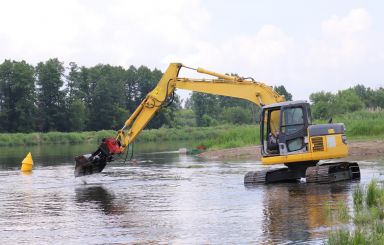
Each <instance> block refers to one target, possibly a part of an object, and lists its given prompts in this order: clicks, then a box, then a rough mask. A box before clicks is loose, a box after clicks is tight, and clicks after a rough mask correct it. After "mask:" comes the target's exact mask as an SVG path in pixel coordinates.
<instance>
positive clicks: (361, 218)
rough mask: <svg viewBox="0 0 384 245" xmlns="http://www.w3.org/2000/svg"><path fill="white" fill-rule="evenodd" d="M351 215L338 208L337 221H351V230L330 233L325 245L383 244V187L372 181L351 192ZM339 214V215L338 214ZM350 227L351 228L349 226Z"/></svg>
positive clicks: (379, 183) (340, 229)
mask: <svg viewBox="0 0 384 245" xmlns="http://www.w3.org/2000/svg"><path fill="white" fill-rule="evenodd" d="M353 207H354V208H353V214H352V215H351V216H350V218H348V219H345V217H346V216H345V215H346V212H347V215H348V216H349V214H348V211H346V210H345V209H343V208H342V209H340V208H338V212H339V215H338V221H339V222H342V223H346V222H348V221H352V225H353V228H352V229H350V228H345V226H344V228H338V229H337V230H334V231H332V232H331V233H330V235H329V237H328V241H327V243H328V244H330V245H333V244H384V185H383V183H381V182H377V181H376V180H372V181H371V182H370V183H369V185H368V186H365V187H361V186H359V187H357V188H356V189H355V190H354V191H353ZM340 213H341V214H340ZM349 227H351V226H349Z"/></svg>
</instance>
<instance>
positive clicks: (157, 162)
mask: <svg viewBox="0 0 384 245" xmlns="http://www.w3.org/2000/svg"><path fill="white" fill-rule="evenodd" d="M181 146H188V143H185V144H184V143H179V142H174V143H173V144H168V145H167V144H161V146H158V145H138V146H137V147H136V149H135V155H134V161H132V162H128V163H124V162H123V160H117V161H115V162H113V163H111V164H109V165H107V167H106V168H105V170H104V171H103V172H102V173H101V174H96V175H92V176H87V177H81V178H74V176H73V170H74V162H73V157H74V156H76V155H79V154H83V153H87V152H90V151H92V150H93V149H94V147H95V146H94V145H81V146H80V145H75V146H69V145H64V146H62V145H56V146H42V147H3V148H0V152H1V155H0V179H1V188H0V228H1V229H0V244H16V243H17V244H127V243H128V244H130V243H150V244H158V243H164V244H169V243H171V244H244V243H246V244H290V243H295V244H296V243H302V244H323V243H324V240H325V239H326V237H327V235H328V233H329V232H330V231H331V230H332V229H333V228H332V222H331V220H329V218H328V216H327V215H326V212H325V210H326V209H325V207H326V205H327V204H331V206H332V207H337V203H340V202H343V203H347V204H349V205H351V202H352V191H353V188H354V187H355V186H356V185H359V184H361V183H363V184H366V183H368V182H369V181H370V179H372V178H373V177H375V178H379V179H380V178H381V175H380V172H382V171H383V166H384V164H383V162H359V163H360V166H361V172H362V179H361V180H360V181H358V182H340V183H335V184H332V185H325V184H323V185H319V184H315V185H313V184H306V183H285V184H275V185H260V186H254V187H246V186H244V184H243V177H244V174H245V173H246V172H248V171H251V170H256V169H261V168H264V166H262V165H261V164H260V163H259V162H249V161H242V160H233V161H219V160H217V161H215V160H209V161H208V160H202V159H199V158H197V157H194V156H189V155H183V154H178V152H177V149H178V148H179V147H181ZM28 151H31V152H32V156H33V158H34V162H35V165H34V170H33V172H32V173H31V174H29V175H26V174H22V173H21V172H20V170H19V168H20V162H21V160H22V159H23V158H24V156H25V155H26V154H27V153H28Z"/></svg>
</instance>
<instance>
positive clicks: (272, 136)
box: [268, 131, 280, 153]
mask: <svg viewBox="0 0 384 245" xmlns="http://www.w3.org/2000/svg"><path fill="white" fill-rule="evenodd" d="M279 135H280V132H279V131H271V132H270V133H269V135H268V148H269V150H271V151H277V152H276V153H278V151H279Z"/></svg>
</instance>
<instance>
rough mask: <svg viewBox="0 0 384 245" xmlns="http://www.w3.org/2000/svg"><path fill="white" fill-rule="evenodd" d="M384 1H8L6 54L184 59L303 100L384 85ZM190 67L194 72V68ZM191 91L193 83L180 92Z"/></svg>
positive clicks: (87, 60)
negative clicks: (249, 78)
mask: <svg viewBox="0 0 384 245" xmlns="http://www.w3.org/2000/svg"><path fill="white" fill-rule="evenodd" d="M383 5H384V3H383V2H381V1H344V0H343V1H308V0H307V1H299V0H290V1H287V0H285V1H283V0H280V1H273V0H270V1H260V0H258V1H257V0H254V1H251V0H238V1H229V0H222V1H219V0H205V1H203V0H179V1H174V0H163V1H157V0H140V1H129V0H127V1H123V0H111V1H97V0H94V1H91V0H85V1H82V0H79V1H77V0H67V1H59V0H56V1H49V0H35V1H27V0H13V1H3V0H0V60H4V59H14V60H22V59H23V60H26V61H27V62H30V63H33V64H36V63H37V62H40V61H44V60H46V59H48V58H52V57H57V58H59V59H60V60H61V61H63V62H65V64H68V63H69V62H71V61H75V62H76V63H78V64H79V65H85V66H92V65H95V64H98V63H104V64H106V63H108V64H112V65H121V66H124V67H128V66H129V65H135V66H138V65H141V64H143V65H146V66H149V67H150V68H155V67H156V68H159V69H161V70H165V69H166V67H167V65H168V63H170V62H182V63H184V64H186V65H189V66H193V67H198V66H200V67H204V68H207V69H210V70H214V71H217V72H222V73H237V74H239V75H243V76H252V77H254V78H255V79H256V80H258V81H262V82H265V83H267V84H269V85H284V86H285V87H286V88H287V89H288V91H290V92H291V93H292V94H293V96H294V99H308V97H309V94H310V93H312V92H316V91H320V90H324V91H331V92H336V91H337V90H339V89H346V88H348V87H351V86H354V85H356V84H359V83H360V84H364V85H366V86H370V87H373V88H377V87H379V86H384V82H383V75H384V69H383V67H384V48H383V43H384V17H383V14H382V13H383V10H384V6H383ZM181 75H184V76H194V74H190V73H188V72H186V73H181ZM179 94H181V95H182V96H183V97H186V96H187V94H188V92H179Z"/></svg>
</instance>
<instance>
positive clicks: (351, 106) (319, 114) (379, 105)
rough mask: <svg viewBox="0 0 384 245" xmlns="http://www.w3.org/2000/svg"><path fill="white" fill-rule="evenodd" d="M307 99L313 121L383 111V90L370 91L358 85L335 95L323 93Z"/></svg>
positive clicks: (314, 94) (313, 94)
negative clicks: (363, 112)
mask: <svg viewBox="0 0 384 245" xmlns="http://www.w3.org/2000/svg"><path fill="white" fill-rule="evenodd" d="M309 99H310V102H311V104H312V105H311V109H312V116H313V117H314V118H315V119H329V118H332V117H333V116H337V115H341V114H344V113H348V112H354V111H358V110H362V109H369V110H377V109H379V110H380V109H383V108H384V88H383V87H380V88H378V89H372V88H369V87H365V86H364V85H361V84H359V85H356V86H354V87H352V88H349V89H345V90H340V91H338V92H337V93H335V94H333V93H331V92H325V91H321V92H316V93H312V94H311V95H310V96H309Z"/></svg>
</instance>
